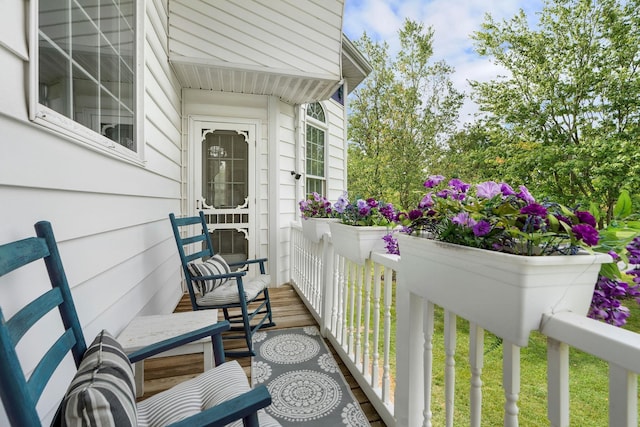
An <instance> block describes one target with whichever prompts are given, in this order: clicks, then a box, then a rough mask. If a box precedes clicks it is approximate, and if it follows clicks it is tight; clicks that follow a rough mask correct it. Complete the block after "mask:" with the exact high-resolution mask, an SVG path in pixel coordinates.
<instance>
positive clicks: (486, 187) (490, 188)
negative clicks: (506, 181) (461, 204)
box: [476, 181, 501, 199]
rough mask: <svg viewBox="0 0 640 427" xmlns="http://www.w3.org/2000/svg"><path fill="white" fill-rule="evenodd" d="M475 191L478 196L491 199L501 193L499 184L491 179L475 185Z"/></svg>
mask: <svg viewBox="0 0 640 427" xmlns="http://www.w3.org/2000/svg"><path fill="white" fill-rule="evenodd" d="M476 192H477V194H478V197H482V198H485V199H492V198H494V197H495V196H497V195H498V194H500V193H501V192H500V186H499V185H498V184H496V183H495V182H493V181H487V182H483V183H482V184H478V185H476Z"/></svg>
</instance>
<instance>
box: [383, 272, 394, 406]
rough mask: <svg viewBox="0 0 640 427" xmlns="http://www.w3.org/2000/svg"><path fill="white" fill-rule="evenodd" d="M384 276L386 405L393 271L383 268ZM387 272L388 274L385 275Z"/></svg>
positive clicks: (384, 377)
mask: <svg viewBox="0 0 640 427" xmlns="http://www.w3.org/2000/svg"><path fill="white" fill-rule="evenodd" d="M384 271H385V275H384V302H383V304H384V343H383V346H384V349H383V354H384V356H383V357H384V360H383V361H382V369H383V372H382V401H383V402H384V403H386V404H389V403H390V402H391V393H390V390H391V367H390V358H391V357H390V351H391V304H392V300H393V298H392V291H393V271H392V270H387V268H385V270H384ZM387 271H388V274H387Z"/></svg>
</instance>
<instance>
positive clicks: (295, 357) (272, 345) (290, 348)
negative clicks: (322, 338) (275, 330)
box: [260, 334, 320, 365]
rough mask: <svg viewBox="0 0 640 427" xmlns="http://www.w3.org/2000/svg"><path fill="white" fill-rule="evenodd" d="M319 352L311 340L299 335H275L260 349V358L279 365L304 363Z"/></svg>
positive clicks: (317, 346) (315, 342) (315, 343)
mask: <svg viewBox="0 0 640 427" xmlns="http://www.w3.org/2000/svg"><path fill="white" fill-rule="evenodd" d="M319 352H320V345H318V342H317V341H316V340H314V339H313V338H309V337H306V336H304V335H299V334H283V335H276V336H275V337H273V338H269V339H268V340H266V341H265V342H264V343H263V344H262V346H261V347H260V356H262V357H263V358H264V359H265V360H268V361H270V362H273V363H280V364H289V365H290V364H294V363H301V362H306V361H307V360H309V359H312V358H313V357H315V356H316V355H317V354H318V353H319Z"/></svg>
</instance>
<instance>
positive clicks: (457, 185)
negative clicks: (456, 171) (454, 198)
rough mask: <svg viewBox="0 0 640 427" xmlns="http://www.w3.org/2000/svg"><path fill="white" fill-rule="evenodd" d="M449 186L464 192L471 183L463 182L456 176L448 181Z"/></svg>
mask: <svg viewBox="0 0 640 427" xmlns="http://www.w3.org/2000/svg"><path fill="white" fill-rule="evenodd" d="M449 187H451V188H453V189H454V190H456V191H459V192H461V193H466V192H467V190H469V188H471V184H467V183H466V182H463V181H461V180H459V179H458V178H454V179H452V180H451V181H449Z"/></svg>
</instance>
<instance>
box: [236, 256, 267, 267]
mask: <svg viewBox="0 0 640 427" xmlns="http://www.w3.org/2000/svg"><path fill="white" fill-rule="evenodd" d="M264 262H267V258H256V259H248V260H246V261H238V262H230V263H228V264H229V267H242V266H243V265H247V264H257V263H264Z"/></svg>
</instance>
